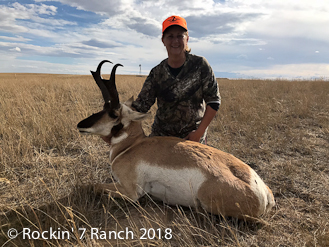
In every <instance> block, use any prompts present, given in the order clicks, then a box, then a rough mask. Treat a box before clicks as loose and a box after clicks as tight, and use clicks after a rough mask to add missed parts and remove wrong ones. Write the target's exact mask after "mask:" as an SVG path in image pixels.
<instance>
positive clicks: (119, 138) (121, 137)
mask: <svg viewBox="0 0 329 247" xmlns="http://www.w3.org/2000/svg"><path fill="white" fill-rule="evenodd" d="M127 137H128V134H127V132H123V133H122V134H121V135H119V136H117V137H112V139H111V144H118V143H120V142H122V141H123V140H124V139H126V138H127Z"/></svg>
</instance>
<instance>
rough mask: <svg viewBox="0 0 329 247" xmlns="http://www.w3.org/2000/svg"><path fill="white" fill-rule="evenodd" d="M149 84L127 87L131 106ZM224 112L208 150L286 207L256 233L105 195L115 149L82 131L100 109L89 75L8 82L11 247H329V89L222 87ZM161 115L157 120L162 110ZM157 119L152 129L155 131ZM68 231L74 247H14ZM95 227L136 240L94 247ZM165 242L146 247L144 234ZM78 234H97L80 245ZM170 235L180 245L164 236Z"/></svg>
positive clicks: (2, 122) (120, 82) (122, 85)
mask: <svg viewBox="0 0 329 247" xmlns="http://www.w3.org/2000/svg"><path fill="white" fill-rule="evenodd" d="M144 79H145V78H143V77H137V76H117V87H118V90H119V94H120V96H121V99H122V101H124V100H126V99H128V98H129V97H130V96H131V95H134V96H136V95H137V94H138V92H139V90H140V88H141V86H142V83H143V81H144ZM219 86H220V91H221V95H222V105H221V107H220V110H219V112H218V114H217V116H216V118H215V120H214V121H213V123H212V124H211V127H210V130H209V134H208V144H209V145H212V146H215V147H216V148H219V149H221V150H223V151H226V152H229V153H232V154H233V155H235V156H236V157H238V158H240V159H242V160H243V161H245V162H246V163H248V164H249V165H250V166H251V167H253V168H254V169H255V170H256V171H257V172H258V173H259V174H260V176H261V177H262V178H263V179H264V181H265V182H266V183H267V184H268V185H269V187H270V188H271V189H272V190H273V193H274V195H275V198H276V202H277V206H276V208H275V209H273V210H272V211H271V212H270V214H269V215H267V216H265V217H263V218H262V220H260V221H258V222H253V223H246V222H242V221H237V220H235V219H230V218H228V219H226V218H220V217H217V216H212V215H209V214H206V213H205V212H196V211H195V210H191V209H188V208H180V207H177V208H176V207H168V206H166V205H163V204H162V203H161V202H155V201H153V200H152V199H151V198H148V197H147V196H145V197H144V198H142V199H141V200H140V201H139V202H138V203H132V202H129V200H121V199H118V200H113V199H110V198H107V197H106V196H105V195H104V196H96V195H95V194H94V193H93V187H92V185H93V184H95V183H96V182H97V183H99V182H109V181H111V178H110V168H109V161H108V147H107V146H106V144H105V143H103V142H102V141H101V140H100V139H99V138H98V137H94V136H82V135H80V134H79V133H78V131H77V129H76V124H77V123H78V122H79V121H80V120H81V119H83V118H85V117H86V116H88V115H90V114H91V113H93V112H97V111H99V110H100V109H101V108H102V104H103V103H102V99H101V94H100V92H99V90H98V89H97V87H96V85H95V83H94V82H93V80H92V77H91V76H70V75H44V74H16V75H15V74H0V186H1V201H0V209H1V215H0V228H1V233H0V247H1V246H72V245H73V246H216V245H218V246H329V195H328V189H329V167H328V161H329V83H328V82H326V81H283V80H277V81H263V80H225V79H219ZM152 113H153V114H154V109H153V110H152ZM151 123H152V119H149V120H148V121H147V122H146V123H145V125H144V127H145V129H146V132H148V131H149V128H150V124H151ZM50 227H52V228H53V229H58V228H59V229H61V230H62V231H64V230H70V231H71V232H72V228H73V233H72V234H71V235H70V236H71V237H70V239H65V240H56V239H52V240H50V239H49V240H42V239H38V240H23V239H22V234H20V235H19V236H18V237H17V238H16V239H13V240H10V239H9V238H8V236H7V232H8V230H9V229H11V228H15V229H17V230H18V231H21V230H22V229H23V228H30V229H31V230H38V231H39V232H42V231H47V230H49V229H50ZM91 227H94V228H98V229H99V230H104V229H106V230H107V231H108V230H113V231H120V229H123V230H124V229H126V228H129V230H131V231H133V232H134V237H135V238H134V239H124V240H118V239H117V240H115V239H111V240H109V239H108V240H106V241H100V240H95V239H91V236H90V231H91ZM142 227H144V228H147V229H150V228H153V229H155V230H156V229H158V228H159V229H161V230H162V232H161V234H162V238H160V239H159V238H155V239H148V240H141V239H139V236H141V233H142V231H141V230H140V228H142ZM79 228H86V229H87V235H86V237H85V238H83V239H81V240H80V239H79V237H80V236H81V232H79V230H78V229H79ZM167 228H170V229H171V230H172V239H170V240H168V239H166V238H165V237H164V234H165V232H164V231H165V229H167Z"/></svg>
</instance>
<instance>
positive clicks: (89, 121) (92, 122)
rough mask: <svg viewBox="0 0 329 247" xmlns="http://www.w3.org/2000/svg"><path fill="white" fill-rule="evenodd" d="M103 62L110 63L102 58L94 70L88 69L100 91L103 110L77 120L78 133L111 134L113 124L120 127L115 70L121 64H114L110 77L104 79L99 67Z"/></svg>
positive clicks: (119, 106)
mask: <svg viewBox="0 0 329 247" xmlns="http://www.w3.org/2000/svg"><path fill="white" fill-rule="evenodd" d="M105 62H109V63H112V62H110V61H108V60H103V61H102V62H100V63H99V65H98V67H97V70H96V72H94V71H90V72H91V74H92V76H93V77H94V80H95V81H96V83H97V85H98V87H99V89H100V90H101V92H102V95H103V98H104V102H105V103H104V107H103V110H102V111H100V112H98V113H95V114H93V115H91V116H90V117H88V118H86V119H84V120H82V121H81V122H79V123H78V129H79V131H80V133H86V134H95V135H101V136H108V135H110V134H111V131H112V129H113V128H114V126H117V127H116V128H119V127H120V126H119V125H120V118H119V115H120V108H121V105H120V101H119V95H118V91H117V88H116V85H115V71H116V69H117V67H118V66H122V65H121V64H116V65H114V67H113V69H112V72H111V77H110V79H109V80H106V79H103V78H102V76H101V68H102V65H103V64H104V63H105Z"/></svg>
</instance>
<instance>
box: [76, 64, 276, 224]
mask: <svg viewBox="0 0 329 247" xmlns="http://www.w3.org/2000/svg"><path fill="white" fill-rule="evenodd" d="M104 62H110V61H107V60H104V61H102V62H101V63H100V64H99V65H98V67H97V71H96V72H91V73H92V75H93V77H94V79H95V81H96V83H97V85H98V86H99V88H100V90H101V92H102V95H103V98H104V100H105V104H104V108H103V110H102V111H101V112H98V113H96V114H93V115H91V116H90V117H88V118H86V119H84V120H82V121H81V122H80V123H79V124H78V129H79V131H80V132H81V133H89V134H95V135H100V136H108V138H109V140H110V163H111V168H112V173H113V176H114V179H115V181H116V182H114V183H110V184H100V185H97V186H96V188H98V189H100V190H105V191H108V192H109V193H110V195H111V196H113V197H121V195H122V194H123V195H125V196H128V197H129V198H130V199H132V200H134V201H136V200H138V198H140V197H141V196H143V195H144V194H145V193H148V194H150V195H152V196H154V197H155V198H158V199H161V200H162V201H163V202H165V203H167V204H171V205H176V204H178V205H182V206H191V207H202V208H204V209H205V210H206V211H208V212H210V213H213V214H218V215H223V216H233V217H237V218H245V217H247V218H248V216H249V217H258V216H261V215H262V214H264V213H265V212H267V211H268V210H270V209H271V208H272V207H273V206H274V204H275V202H274V197H273V194H272V192H271V190H270V189H269V188H268V187H267V186H266V185H265V183H264V182H263V181H262V179H261V178H260V177H259V176H258V175H257V173H256V172H255V171H254V170H253V169H252V168H251V167H249V166H248V165H247V164H245V163H243V162H242V161H241V160H239V159H237V158H235V157H234V156H232V155H230V154H228V153H224V152H222V151H220V150H218V149H215V148H212V147H209V146H206V145H203V144H200V143H196V142H192V141H187V140H183V139H179V138H176V137H146V136H145V134H144V131H143V129H142V127H141V120H142V119H144V118H145V117H146V116H147V114H144V113H140V112H137V111H135V110H134V109H132V108H131V103H132V101H133V99H132V98H131V99H130V100H128V101H127V102H125V103H120V102H119V96H118V92H117V89H116V85H115V70H116V68H117V67H118V66H122V65H120V64H116V65H115V66H114V67H113V69H112V72H111V77H110V79H109V80H105V79H103V78H102V77H101V74H100V70H101V66H102V64H103V63H104ZM110 63H111V62H110Z"/></svg>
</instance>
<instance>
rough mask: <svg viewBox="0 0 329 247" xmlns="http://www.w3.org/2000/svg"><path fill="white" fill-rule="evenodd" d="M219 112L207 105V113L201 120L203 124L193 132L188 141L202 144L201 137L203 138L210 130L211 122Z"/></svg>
mask: <svg viewBox="0 0 329 247" xmlns="http://www.w3.org/2000/svg"><path fill="white" fill-rule="evenodd" d="M216 113H217V111H216V110H214V109H213V108H212V107H211V106H209V105H207V107H206V111H205V113H204V116H203V118H202V120H201V123H200V125H199V127H198V128H197V129H196V130H194V131H192V132H191V133H190V134H189V135H188V136H187V137H185V139H186V140H190V141H195V142H200V139H201V137H202V136H203V134H204V132H205V131H206V129H207V128H208V126H209V124H210V122H211V121H212V120H213V118H214V117H215V115H216Z"/></svg>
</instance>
